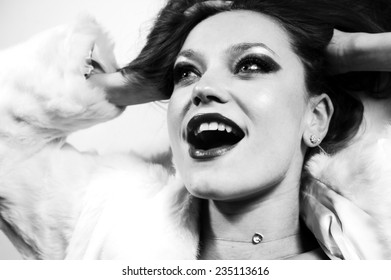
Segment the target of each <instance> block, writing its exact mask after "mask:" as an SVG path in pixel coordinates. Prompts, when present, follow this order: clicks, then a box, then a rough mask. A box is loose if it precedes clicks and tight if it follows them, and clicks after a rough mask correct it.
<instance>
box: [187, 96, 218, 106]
mask: <svg viewBox="0 0 391 280" xmlns="http://www.w3.org/2000/svg"><path fill="white" fill-rule="evenodd" d="M212 101H213V102H217V103H224V102H223V101H222V100H221V99H220V98H218V97H217V96H215V95H197V96H194V97H193V104H194V105H196V106H198V105H200V104H201V103H203V104H207V103H209V102H212Z"/></svg>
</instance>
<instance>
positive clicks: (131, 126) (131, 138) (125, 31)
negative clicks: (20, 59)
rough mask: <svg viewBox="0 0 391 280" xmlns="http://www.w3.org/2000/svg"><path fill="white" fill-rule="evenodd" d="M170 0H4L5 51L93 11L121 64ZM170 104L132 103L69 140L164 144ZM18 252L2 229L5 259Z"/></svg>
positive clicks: (85, 145) (87, 146) (84, 145)
mask: <svg viewBox="0 0 391 280" xmlns="http://www.w3.org/2000/svg"><path fill="white" fill-rule="evenodd" d="M165 2H166V1H165V0H133V1H131V0H111V1H107V0H67V1H64V0H61V1H60V0H32V1H26V0H0V36H1V40H0V51H1V50H2V49H5V48H8V47H11V46H12V45H15V44H17V43H19V42H23V41H24V40H26V39H27V38H29V37H31V36H32V35H33V34H35V33H38V32H40V31H42V30H45V29H47V28H50V27H53V26H56V25H59V24H64V23H67V22H70V21H72V20H73V19H74V18H75V17H76V16H77V15H78V14H80V13H89V14H92V15H94V16H95V17H96V18H97V19H98V21H99V22H101V23H102V25H103V26H105V27H106V28H107V30H109V31H110V33H111V34H112V35H113V38H114V41H115V43H116V48H115V52H116V55H117V59H118V62H119V64H120V65H125V64H126V63H127V62H129V61H130V60H131V59H132V58H134V57H135V56H136V55H137V53H138V51H139V50H140V48H141V47H142V45H143V42H144V40H145V35H146V34H147V32H148V30H149V28H150V27H151V25H152V22H153V19H154V16H155V15H156V14H157V12H158V11H159V9H160V8H161V7H162V6H163V5H164V3H165ZM165 106H166V104H163V105H156V104H147V105H139V106H134V107H131V108H128V109H127V110H126V111H125V113H124V114H123V115H121V116H120V117H119V118H117V119H115V120H113V121H110V122H107V123H104V124H100V125H98V126H95V127H93V128H90V129H88V130H85V131H80V132H78V133H76V134H74V135H72V136H71V137H70V138H69V141H70V142H71V143H72V144H74V145H75V146H76V147H77V148H79V149H81V150H91V149H95V150H97V151H98V152H100V153H110V152H127V151H129V150H137V151H140V152H142V153H144V154H146V153H155V152H158V151H160V150H162V149H165V148H166V147H167V145H168V138H167V132H166V123H165ZM18 258H20V256H19V254H18V253H17V252H16V250H15V249H14V248H13V247H12V245H11V244H10V243H9V241H8V240H7V238H6V237H5V236H4V235H3V233H1V232H0V259H18Z"/></svg>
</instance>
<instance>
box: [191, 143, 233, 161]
mask: <svg viewBox="0 0 391 280" xmlns="http://www.w3.org/2000/svg"><path fill="white" fill-rule="evenodd" d="M236 145H237V144H235V145H233V146H224V147H219V148H214V149H210V150H200V149H196V148H194V147H193V146H190V148H189V154H190V156H191V157H192V158H194V159H213V158H216V157H220V156H222V155H224V154H226V153H227V152H229V151H230V150H232V149H233V148H235V147H236Z"/></svg>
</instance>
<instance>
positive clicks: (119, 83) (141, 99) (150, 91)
mask: <svg viewBox="0 0 391 280" xmlns="http://www.w3.org/2000/svg"><path fill="white" fill-rule="evenodd" d="M129 76H131V74H127V75H126V77H125V76H124V75H123V74H122V73H121V72H115V73H102V74H95V75H91V76H90V78H89V79H88V80H87V81H88V82H89V83H91V85H92V86H94V87H98V88H101V89H103V90H104V91H105V93H106V98H107V100H108V101H109V102H111V103H113V104H115V105H117V106H121V107H123V106H130V105H136V104H143V103H148V102H153V101H160V100H163V99H168V97H167V96H164V95H163V94H162V92H161V91H159V90H158V89H156V88H154V87H153V86H151V85H149V84H148V83H146V84H140V83H138V82H137V81H136V82H132V79H130V78H131V77H129Z"/></svg>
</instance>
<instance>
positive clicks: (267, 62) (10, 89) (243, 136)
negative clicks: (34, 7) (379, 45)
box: [0, 0, 389, 259]
mask: <svg viewBox="0 0 391 280" xmlns="http://www.w3.org/2000/svg"><path fill="white" fill-rule="evenodd" d="M345 2H349V1H345ZM345 2H337V1H335V2H334V1H320V0H319V1H311V2H309V1H301V0H296V1H275V0H273V1H268V0H264V1H245V0H238V1H182V0H181V1H177V0H172V1H169V2H168V3H167V5H166V7H165V8H164V9H163V10H162V11H161V13H160V14H159V16H158V18H157V20H156V22H155V26H154V28H153V29H152V31H151V33H150V35H149V37H148V40H147V43H146V46H145V47H144V49H143V50H142V51H141V53H140V55H139V56H138V57H137V58H136V59H135V60H134V61H133V62H131V63H130V64H129V65H128V66H127V67H125V68H123V69H121V70H120V71H118V72H115V69H116V66H115V63H114V62H113V56H112V53H111V49H110V45H109V44H108V43H107V42H108V39H107V38H105V34H104V33H103V32H102V31H101V30H100V28H99V27H98V26H97V25H96V24H95V23H94V22H93V21H91V20H88V19H87V20H84V21H83V22H79V23H78V24H76V25H75V26H73V27H72V28H70V29H65V30H55V31H51V32H49V33H47V34H46V35H42V36H41V37H40V38H38V39H37V40H35V41H32V42H30V43H29V44H30V46H31V47H30V50H29V52H27V53H26V52H24V51H23V52H22V51H20V50H19V49H14V50H10V51H9V53H7V54H5V56H7V58H8V57H12V55H15V54H17V55H20V54H23V55H26V56H27V57H26V58H25V60H24V61H30V62H31V63H29V64H28V65H25V67H23V69H17V68H16V67H15V68H13V65H11V64H10V65H6V67H3V69H6V72H4V73H1V88H2V93H1V94H2V97H1V101H0V102H1V103H0V105H1V108H2V110H1V111H2V113H1V114H2V115H1V118H2V124H4V123H6V125H2V128H1V131H0V132H1V133H0V135H1V153H2V157H1V158H2V159H1V169H0V180H1V181H0V197H1V200H0V203H1V204H0V205H1V208H0V210H1V212H0V213H1V221H2V227H3V229H4V230H5V232H6V233H7V234H8V236H9V237H10V239H11V240H13V241H14V243H15V244H16V246H17V247H18V248H19V250H21V252H22V253H23V254H24V256H25V257H27V258H71V259H72V258H77V259H79V258H109V259H112V258H127V259H132V258H133V259H140V258H141V259H142V258H147V259H156V258H158V259H183V258H187V259H196V258H198V259H289V258H301V259H322V258H326V255H325V253H326V254H327V256H328V257H330V258H386V257H388V252H389V251H388V249H384V248H383V250H381V248H382V246H381V244H382V242H383V241H384V239H385V238H386V235H384V233H387V227H384V223H383V221H385V220H387V217H382V219H381V220H380V221H379V220H378V218H379V217H380V216H379V215H377V214H378V213H377V212H376V209H375V210H374V211H372V210H373V209H374V208H376V207H374V205H369V204H368V203H367V204H365V203H361V202H362V201H363V200H364V199H363V198H368V197H369V196H368V194H367V193H365V192H364V191H362V189H361V188H360V187H361V186H360V182H355V181H354V180H353V179H355V177H354V176H355V174H362V175H363V176H364V175H367V176H369V174H368V171H367V170H366V169H365V168H364V169H363V167H362V166H361V165H360V164H356V165H354V166H350V165H349V164H350V163H352V160H351V161H349V160H347V161H346V162H344V163H343V164H344V167H345V168H346V170H347V171H346V174H340V173H339V170H338V168H336V167H335V166H338V165H336V164H334V161H335V160H336V158H338V156H339V155H341V154H342V153H343V152H345V153H349V151H350V153H351V154H352V153H354V152H356V151H357V150H354V149H353V152H352V147H356V148H357V147H361V146H359V145H363V144H362V143H364V142H363V141H364V140H362V139H367V137H366V136H368V135H369V134H370V133H369V132H373V133H375V125H374V124H373V123H372V122H371V120H374V119H376V117H373V116H374V115H375V113H373V114H371V113H367V111H365V112H364V113H363V108H364V107H363V105H362V103H364V104H369V105H366V106H368V107H367V108H375V109H374V110H373V112H376V113H379V114H382V113H384V114H383V115H382V116H380V117H378V120H385V119H386V118H387V116H386V114H387V112H388V111H387V109H386V107H385V106H384V104H386V103H387V102H388V99H386V100H382V101H381V103H380V102H378V101H374V100H373V98H375V97H383V98H384V97H387V93H388V92H387V88H388V87H387V79H388V76H387V75H380V74H379V73H377V72H373V73H354V74H347V75H338V76H335V77H332V78H330V77H329V76H328V75H327V74H328V70H327V68H326V67H327V63H326V61H327V60H326V55H327V52H326V50H327V48H329V52H328V53H329V54H330V53H332V51H333V50H335V49H336V48H335V46H334V48H333V46H332V45H330V40H331V39H332V35H333V30H334V28H337V29H339V30H342V31H345V32H369V33H374V32H384V31H387V30H388V29H387V28H388V27H387V26H386V25H382V23H381V21H380V19H382V17H381V14H380V12H379V13H376V14H375V13H371V11H370V10H367V9H366V8H367V5H366V4H365V1H363V4H362V6H360V8H354V9H353V8H351V5H349V3H345ZM368 6H369V4H368ZM372 8H375V7H372ZM378 10H379V11H382V12H384V11H386V10H385V9H378ZM375 11H377V10H375ZM384 16H385V15H384ZM59 34H60V35H61V36H59ZM336 34H337V35H339V33H336ZM54 37H56V38H61V41H56V42H55V41H54ZM334 39H335V40H336V41H335V42H340V41H338V40H337V39H338V38H337V37H336V36H335V37H334ZM333 42H334V41H333ZM92 46H94V54H95V56H94V54H93V55H92V58H88V59H87V64H88V65H87V68H86V69H85V68H84V63H85V60H84V57H85V56H86V55H87V54H88V53H89V52H90V50H91V48H92ZM57 50H61V52H58V51H57ZM51 52H52V53H53V57H52V59H54V60H55V61H53V60H50V61H48V60H47V59H43V58H45V57H47V56H48V55H50V53H51ZM54 54H55V55H54ZM338 54H339V53H338ZM335 57H336V55H335V54H334V56H333V58H335ZM343 57H345V56H343ZM2 59H4V60H6V58H2ZM65 61H66V63H65ZM329 61H331V60H329ZM371 61H373V59H372V60H371ZM334 65H335V64H334ZM338 69H340V68H338ZM38 70H39V71H38ZM376 70H378V69H376ZM341 71H342V72H343V71H345V70H341ZM103 72H105V73H103ZM109 72H113V73H111V74H108V73H109ZM83 74H84V75H83ZM85 77H86V78H87V80H85ZM358 79H360V80H359V83H357V82H358ZM165 98H166V99H168V98H169V99H170V104H169V108H168V113H167V120H168V128H169V135H170V143H171V149H172V155H173V166H163V165H161V164H158V163H151V162H144V161H143V160H141V159H139V158H135V157H131V156H129V155H123V156H115V157H102V156H99V155H93V154H83V153H80V152H78V151H76V150H75V149H73V148H72V147H70V146H69V145H67V144H65V143H64V139H65V137H66V136H67V135H68V134H69V133H71V132H72V131H75V130H77V129H80V128H83V127H87V126H90V125H93V124H95V123H98V122H101V121H105V120H108V119H110V118H113V117H115V116H116V115H118V114H119V113H120V112H121V111H122V110H123V108H124V106H128V105H133V104H139V103H144V102H150V101H156V100H161V99H165ZM106 99H107V100H109V101H110V102H108V101H106ZM371 104H372V105H373V104H375V105H373V106H372V105H371ZM379 104H383V105H379ZM371 106H372V107H371ZM369 112H371V111H370V110H369ZM363 117H364V118H365V120H366V122H365V127H363V125H362V123H363V122H362V119H363ZM376 123H379V122H376ZM379 127H380V126H379ZM379 129H380V130H381V129H382V128H379ZM349 143H353V144H351V145H350V146H349V147H348V148H346V147H347V146H348V144H349ZM365 143H369V142H365ZM320 145H321V146H322V148H320ZM349 149H350V150H349ZM323 150H324V151H323ZM341 150H342V151H341ZM320 151H323V152H322V153H320ZM360 152H363V151H360ZM316 153H320V154H319V155H315V156H314V154H316ZM326 153H328V154H332V155H333V156H329V155H327V154H326ZM365 155H366V154H365ZM311 156H314V157H313V158H312V159H311V161H310V162H309V171H310V174H307V173H305V174H306V176H304V179H305V180H304V182H305V186H304V187H303V190H302V207H301V211H302V216H303V217H304V220H305V221H306V223H307V226H308V227H309V228H310V229H311V231H312V232H313V234H314V235H315V237H316V238H314V236H313V235H312V233H311V232H310V231H308V229H307V227H306V226H305V225H304V224H303V223H302V222H301V221H300V218H299V212H300V205H299V195H300V184H301V178H302V174H303V165H304V164H305V160H307V159H309V158H310V157H311ZM350 159H351V158H350ZM337 161H338V160H337ZM338 163H341V160H339V161H338ZM329 169H330V170H331V171H330V170H329ZM359 171H361V173H359ZM330 172H331V174H332V177H333V176H334V177H333V178H335V180H334V181H330V180H328V179H330V178H329V175H330ZM355 172H356V173H355ZM379 172H380V171H379ZM381 174H383V173H381ZM346 176H348V178H346ZM349 176H351V177H349ZM338 179H341V180H340V181H338ZM349 179H351V180H352V181H351V183H352V184H351V185H349ZM362 179H363V180H365V179H367V178H362ZM368 180H369V179H368ZM366 182H368V181H366ZM341 183H343V184H342V185H341ZM345 184H348V185H345ZM369 195H370V194H369ZM341 201H343V204H342V205H343V206H341ZM383 201H384V200H383ZM367 207H372V208H370V209H367ZM353 208H354V209H356V208H357V210H352V209H353ZM345 210H346V212H345ZM360 211H361V212H360ZM362 212H365V213H367V214H368V216H364V215H362ZM356 213H358V214H356ZM372 213H373V216H372V215H371V214H372ZM349 218H353V219H349ZM352 220H354V221H355V222H352ZM327 221H329V223H328V224H327ZM345 223H346V224H345ZM349 223H350V224H349ZM367 225H371V226H372V225H374V226H375V227H381V228H382V231H381V234H378V232H379V231H378V230H377V229H374V228H372V229H371V230H368V228H367V227H366V226H367ZM345 227H347V228H348V229H347V230H346V229H345ZM362 228H365V231H366V234H367V235H365V236H359V238H357V236H356V235H354V234H351V232H352V231H353V230H352V229H362ZM342 229H344V230H342ZM360 238H362V240H363V241H364V242H362V243H363V244H366V245H368V247H371V248H370V249H368V247H366V245H362V244H361V243H360V241H361V240H360ZM316 239H318V241H319V243H320V245H318V243H317V242H316ZM357 243H358V244H357ZM369 245H370V246H369ZM319 246H321V248H322V249H323V250H321V249H320V248H319Z"/></svg>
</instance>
